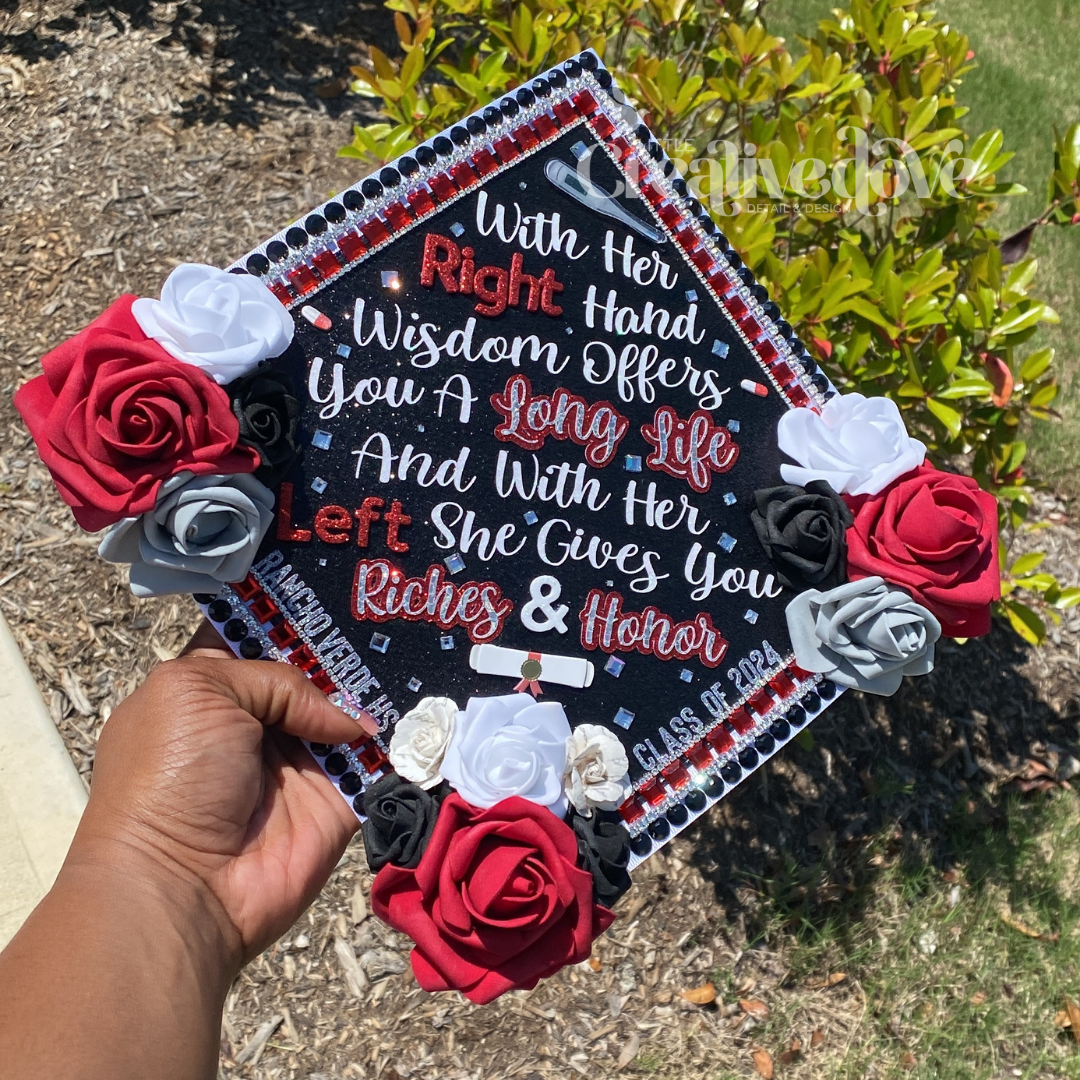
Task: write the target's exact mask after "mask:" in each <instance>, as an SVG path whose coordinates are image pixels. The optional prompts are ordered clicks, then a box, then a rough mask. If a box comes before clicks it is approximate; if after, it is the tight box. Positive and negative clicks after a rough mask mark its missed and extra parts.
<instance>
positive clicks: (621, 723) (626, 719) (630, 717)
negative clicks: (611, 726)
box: [615, 709, 634, 731]
mask: <svg viewBox="0 0 1080 1080" xmlns="http://www.w3.org/2000/svg"><path fill="white" fill-rule="evenodd" d="M633 722H634V714H633V713H632V712H631V711H630V710H629V709H620V710H619V711H618V712H617V713H616V714H615V726H616V727H621V728H622V729H623V730H624V731H627V730H629V728H630V725H631V724H632V723H633Z"/></svg>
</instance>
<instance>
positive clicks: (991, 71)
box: [768, 0, 1080, 496]
mask: <svg viewBox="0 0 1080 1080" xmlns="http://www.w3.org/2000/svg"><path fill="white" fill-rule="evenodd" d="M834 6H836V5H835V3H830V2H828V0H774V2H773V3H772V4H771V5H770V7H769V13H768V18H769V22H770V26H771V27H772V29H773V30H774V32H778V33H781V34H783V35H785V36H786V37H788V38H789V39H790V38H793V37H794V36H795V35H797V34H800V33H806V32H808V31H809V30H811V29H812V28H813V26H814V24H815V23H816V21H817V20H818V19H819V18H822V17H824V16H826V15H828V13H829V12H830V10H831V9H832V8H833V7H834ZM937 11H938V13H939V15H940V16H941V17H942V18H944V19H947V20H948V21H949V22H950V23H951V24H952V25H953V26H955V27H956V28H957V29H959V30H960V31H962V32H963V33H965V34H967V35H968V37H969V38H970V40H971V47H972V49H973V50H974V51H975V58H976V61H977V63H978V67H976V68H975V70H974V71H972V72H970V73H969V74H968V75H967V76H966V77H965V79H964V85H963V87H962V88H961V91H960V100H961V101H962V103H963V104H965V105H968V106H969V107H970V108H971V113H970V114H969V117H968V119H967V120H966V121H965V122H966V123H967V124H968V130H969V131H972V132H981V131H984V130H987V129H989V128H994V127H1000V128H1001V129H1002V131H1004V133H1005V148H1006V149H1009V150H1013V151H1015V153H1016V157H1015V158H1014V159H1013V161H1012V162H1011V163H1010V165H1009V166H1008V167H1007V170H1006V175H1005V177H1004V179H1008V180H1013V181H1016V182H1018V183H1021V184H1023V185H1024V186H1025V187H1026V188H1028V191H1029V194H1027V195H1026V196H1022V197H1020V198H1016V199H1009V200H1005V201H1004V204H1003V205H1002V208H1001V210H1000V224H999V228H1000V230H1001V232H1002V234H1003V235H1006V234H1008V233H1009V232H1010V231H1012V230H1014V229H1016V228H1018V227H1020V226H1022V225H1024V224H1026V223H1027V222H1028V221H1030V220H1031V219H1032V218H1033V217H1035V216H1036V215H1037V214H1039V213H1040V212H1041V210H1042V208H1043V207H1044V205H1045V187H1046V179H1047V177H1048V176H1049V174H1050V170H1051V167H1052V165H1053V144H1052V135H1051V129H1052V127H1053V126H1054V125H1055V124H1056V125H1057V127H1058V129H1059V130H1061V129H1063V128H1064V127H1065V126H1067V125H1068V124H1070V123H1074V122H1076V121H1078V120H1080V93H1078V92H1077V84H1076V73H1077V70H1078V68H1077V57H1080V18H1078V17H1077V16H1078V14H1080V12H1078V11H1077V7H1076V0H1028V2H1027V3H1024V4H1017V3H1014V2H1012V0H941V2H940V3H939V4H938V5H937ZM1032 252H1033V254H1035V255H1036V256H1037V257H1038V259H1039V281H1040V282H1041V290H1040V291H1041V294H1042V296H1043V297H1044V298H1045V299H1047V300H1048V301H1049V302H1050V303H1051V304H1052V305H1053V307H1054V308H1055V309H1056V310H1057V311H1058V313H1059V314H1060V315H1061V325H1060V326H1057V327H1048V328H1046V329H1045V330H1044V331H1043V334H1044V337H1043V338H1042V339H1041V340H1043V341H1045V342H1046V343H1047V344H1050V345H1053V346H1054V348H1055V349H1056V350H1057V359H1058V363H1059V370H1060V373H1061V374H1060V381H1061V387H1062V392H1061V395H1060V397H1059V398H1058V402H1057V407H1058V408H1059V409H1060V411H1061V413H1062V414H1063V417H1064V419H1063V421H1062V422H1061V423H1060V424H1055V425H1047V424H1040V425H1038V427H1037V428H1036V429H1035V431H1033V432H1032V435H1031V445H1032V453H1033V455H1034V456H1033V458H1032V459H1030V460H1031V464H1032V468H1033V472H1034V474H1035V475H1037V476H1038V477H1040V478H1041V479H1043V480H1045V481H1047V483H1049V484H1050V486H1052V487H1054V488H1055V489H1057V490H1060V491H1061V492H1062V493H1063V494H1067V495H1070V496H1076V495H1080V226H1078V227H1076V228H1072V229H1060V228H1047V229H1041V230H1039V231H1038V232H1037V233H1036V236H1035V240H1034V242H1033V244H1032Z"/></svg>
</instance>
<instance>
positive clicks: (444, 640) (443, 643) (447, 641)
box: [439, 634, 454, 652]
mask: <svg viewBox="0 0 1080 1080" xmlns="http://www.w3.org/2000/svg"><path fill="white" fill-rule="evenodd" d="M453 647H454V635H453V634H443V636H442V637H441V638H439V648H440V649H442V650H443V652H446V651H447V650H448V649H452V648H453Z"/></svg>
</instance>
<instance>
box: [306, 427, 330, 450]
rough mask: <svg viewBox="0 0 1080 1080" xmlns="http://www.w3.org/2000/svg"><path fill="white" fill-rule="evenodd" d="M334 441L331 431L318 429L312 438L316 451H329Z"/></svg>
mask: <svg viewBox="0 0 1080 1080" xmlns="http://www.w3.org/2000/svg"><path fill="white" fill-rule="evenodd" d="M333 440H334V436H333V435H331V434H330V432H329V431H323V430H322V429H317V430H316V431H315V432H314V434H313V435H312V436H311V445H312V446H314V447H315V449H316V450H329V449H330V443H331V442H333Z"/></svg>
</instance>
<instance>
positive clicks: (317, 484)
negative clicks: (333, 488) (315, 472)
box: [311, 476, 329, 495]
mask: <svg viewBox="0 0 1080 1080" xmlns="http://www.w3.org/2000/svg"><path fill="white" fill-rule="evenodd" d="M327 487H329V485H328V484H327V482H326V481H325V480H324V479H323V478H322V477H321V476H316V477H315V479H314V480H312V481H311V490H312V491H314V492H315V494H316V495H321V494H322V493H323V492H324V491H325V490H326V489H327Z"/></svg>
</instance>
